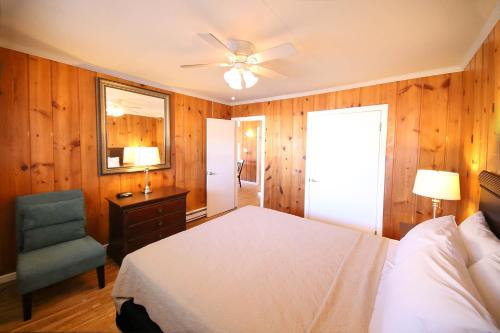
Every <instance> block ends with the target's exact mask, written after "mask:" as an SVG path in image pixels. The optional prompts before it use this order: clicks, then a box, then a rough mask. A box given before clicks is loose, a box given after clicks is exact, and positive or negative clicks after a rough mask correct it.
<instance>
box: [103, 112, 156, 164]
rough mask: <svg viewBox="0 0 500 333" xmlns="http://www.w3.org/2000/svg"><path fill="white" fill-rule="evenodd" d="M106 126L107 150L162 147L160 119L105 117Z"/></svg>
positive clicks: (132, 116)
mask: <svg viewBox="0 0 500 333" xmlns="http://www.w3.org/2000/svg"><path fill="white" fill-rule="evenodd" d="M106 124H107V126H106V132H107V139H106V140H107V145H108V148H117V147H118V148H123V147H134V146H135V147H137V146H147V147H154V146H163V145H162V143H163V119H162V118H153V117H144V116H137V115H132V114H125V115H123V116H120V117H112V116H107V117H106ZM160 156H161V155H160Z"/></svg>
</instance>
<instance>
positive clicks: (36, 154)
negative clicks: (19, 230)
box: [0, 48, 231, 275]
mask: <svg viewBox="0 0 500 333" xmlns="http://www.w3.org/2000/svg"><path fill="white" fill-rule="evenodd" d="M0 68H1V71H0V79H1V80H0V92H1V93H0V154H1V156H2V158H0V184H2V186H0V275H2V274H6V273H9V272H12V271H14V270H15V261H16V251H15V244H16V238H15V222H14V201H15V197H16V196H18V195H24V194H30V193H42V192H48V191H54V190H66V189H75V188H80V189H82V190H83V192H84V195H85V201H86V210H87V231H88V233H89V234H90V235H91V236H93V237H95V238H96V239H97V240H98V241H99V242H101V243H102V244H106V243H107V241H108V203H107V201H106V199H105V198H106V197H107V196H114V195H115V194H116V193H118V192H123V191H139V190H141V189H142V188H143V187H144V180H145V177H144V173H143V172H137V173H127V174H121V175H106V176H102V177H100V176H99V174H98V164H97V156H98V153H97V137H98V136H97V127H96V126H97V124H96V119H97V114H96V78H98V77H102V78H106V79H110V80H113V81H117V82H121V83H125V84H131V85H135V86H137V87H143V88H146V89H151V90H155V91H159V92H163V93H169V94H170V96H171V104H170V106H171V127H170V129H171V145H172V154H171V163H172V168H171V169H168V170H155V171H153V172H151V173H150V178H151V182H152V187H153V190H154V189H155V188H157V187H160V186H163V185H165V186H168V185H177V186H182V187H185V188H186V189H188V190H190V191H191V193H190V194H189V195H188V203H187V205H188V210H191V209H197V208H201V207H204V206H205V205H206V190H205V189H206V185H205V169H206V168H205V121H206V118H207V117H212V118H224V119H230V117H231V107H230V106H227V105H223V104H220V103H215V102H211V101H206V100H203V99H199V98H195V97H191V96H186V95H181V94H177V93H172V92H168V91H164V90H162V89H157V88H154V87H149V86H144V85H141V84H136V83H134V82H130V81H126V80H121V79H118V78H115V77H111V76H108V75H104V74H101V73H96V72H92V71H89V70H86V69H82V68H77V67H74V66H70V65H66V64H62V63H59V62H55V61H51V60H48V59H44V58H40V57H36V56H32V55H28V54H25V53H20V52H16V51H12V50H8V49H5V48H0Z"/></svg>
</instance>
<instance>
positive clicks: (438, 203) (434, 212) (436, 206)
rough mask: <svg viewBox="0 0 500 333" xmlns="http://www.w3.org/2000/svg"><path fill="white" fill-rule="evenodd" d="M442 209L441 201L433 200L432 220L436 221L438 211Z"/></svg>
mask: <svg viewBox="0 0 500 333" xmlns="http://www.w3.org/2000/svg"><path fill="white" fill-rule="evenodd" d="M439 208H441V200H440V199H434V198H433V199H432V218H433V219H435V218H436V216H437V210H438V209H439Z"/></svg>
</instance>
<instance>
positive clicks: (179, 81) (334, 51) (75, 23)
mask: <svg viewBox="0 0 500 333" xmlns="http://www.w3.org/2000/svg"><path fill="white" fill-rule="evenodd" d="M496 5H497V1H496V0H241V1H240V0H170V1H165V0H143V1H137V0H120V1H112V0H71V1H68V0H30V1H29V0H0V9H1V13H0V25H1V26H0V28H1V31H0V45H1V46H4V47H10V48H15V49H18V50H21V51H26V52H30V53H34V54H38V55H41V56H46V57H49V58H52V59H55V60H59V61H64V62H68V63H72V64H76V65H79V66H83V67H87V68H93V69H99V70H101V71H104V72H107V73H114V74H115V75H116V74H118V75H119V76H121V77H125V78H132V79H135V80H137V81H141V82H144V83H150V84H155V85H157V86H159V87H170V88H172V87H173V88H175V89H174V90H177V91H185V92H189V93H191V94H193V95H195V96H203V97H209V98H212V99H215V100H219V101H223V102H230V98H231V97H232V96H235V97H236V102H241V101H247V100H254V99H263V98H269V97H273V96H279V95H285V94H295V93H301V92H306V91H312V90H321V89H330V88H334V87H338V86H345V85H351V84H355V83H361V82H367V81H375V80H381V79H384V78H388V77H394V76H401V75H406V74H409V73H416V72H425V71H430V72H432V73H434V72H435V73H437V72H444V71H447V70H459V69H460V68H462V67H463V65H464V62H465V61H466V60H468V59H467V57H468V55H469V54H470V50H471V48H473V46H474V45H475V43H476V44H477V42H478V41H477V39H478V36H480V33H481V29H483V27H484V26H485V24H486V23H487V22H488V19H489V21H491V17H492V15H494V9H495V6H496ZM490 24H491V22H490ZM483 30H484V29H483ZM200 32H210V33H213V34H214V35H216V36H217V37H219V38H220V39H222V40H224V41H226V40H227V39H228V38H235V39H245V40H250V41H252V42H253V43H254V44H255V46H256V48H257V50H262V49H265V48H269V47H272V46H275V45H278V44H281V43H285V42H291V43H293V44H294V45H295V47H296V48H297V50H298V53H297V54H296V55H294V56H292V57H289V58H287V59H283V60H275V61H271V62H268V63H266V66H268V67H269V68H271V69H274V70H276V71H279V72H281V73H284V74H286V75H288V77H289V78H288V79H286V80H272V79H268V78H260V81H259V82H258V83H257V85H255V86H254V87H253V88H250V89H245V90H243V91H235V90H232V89H230V88H229V87H228V86H227V85H226V83H225V82H224V80H223V77H222V75H223V72H224V69H222V68H207V69H199V70H188V69H181V68H179V65H181V64H189V63H200V62H201V63H203V62H213V61H220V60H223V59H224V58H223V55H224V53H223V52H222V51H219V50H217V49H215V48H213V47H212V46H211V45H209V44H207V43H206V42H205V41H203V40H202V39H201V38H199V37H198V36H197V33H200Z"/></svg>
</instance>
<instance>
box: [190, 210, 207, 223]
mask: <svg viewBox="0 0 500 333" xmlns="http://www.w3.org/2000/svg"><path fill="white" fill-rule="evenodd" d="M206 216H207V207H203V208H199V209H195V210H192V211H190V212H187V213H186V222H191V221H194V220H197V219H201V218H202V217H206Z"/></svg>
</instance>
